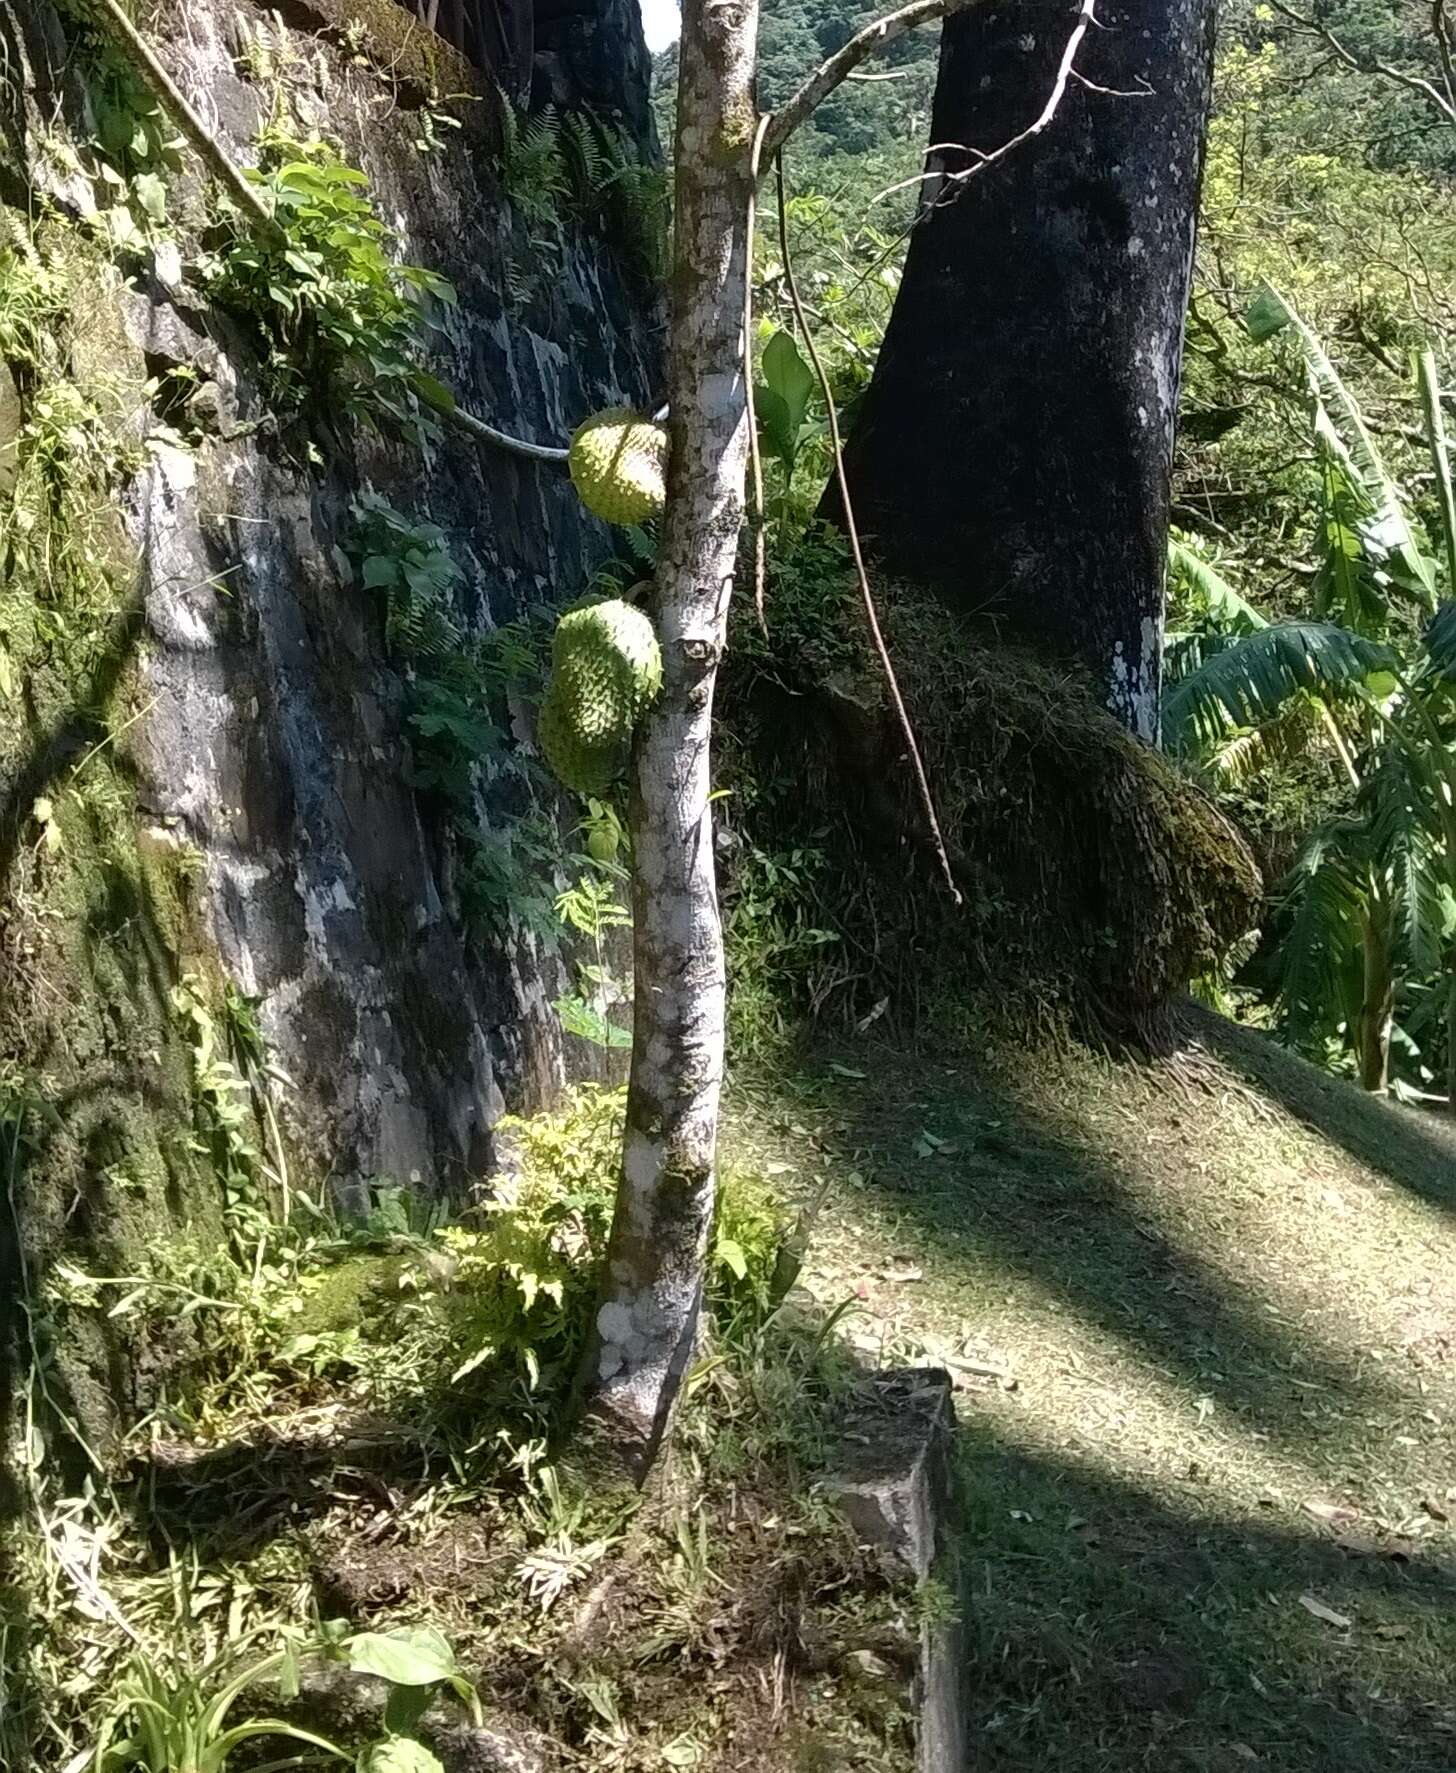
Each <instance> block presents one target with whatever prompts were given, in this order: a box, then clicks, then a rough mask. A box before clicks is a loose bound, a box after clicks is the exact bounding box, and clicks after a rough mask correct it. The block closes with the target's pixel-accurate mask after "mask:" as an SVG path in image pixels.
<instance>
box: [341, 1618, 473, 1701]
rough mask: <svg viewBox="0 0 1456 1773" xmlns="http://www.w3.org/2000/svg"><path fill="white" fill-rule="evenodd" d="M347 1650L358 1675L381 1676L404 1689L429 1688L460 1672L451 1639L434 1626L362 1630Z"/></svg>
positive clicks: (348, 1644)
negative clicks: (391, 1629) (442, 1634)
mask: <svg viewBox="0 0 1456 1773" xmlns="http://www.w3.org/2000/svg"><path fill="white" fill-rule="evenodd" d="M345 1650H346V1653H347V1655H348V1660H349V1667H350V1668H352V1669H353V1671H354V1673H355V1674H372V1675H381V1676H383V1678H384V1679H385V1680H386V1681H394V1682H395V1683H397V1684H398V1685H399V1686H402V1687H420V1686H428V1685H429V1684H430V1683H432V1682H434V1681H445V1680H449V1679H450V1678H451V1676H453V1675H455V1674H457V1673H458V1672H459V1671H458V1669H457V1668H456V1665H455V1652H454V1651H453V1650H452V1649H451V1648H450V1644H449V1640H448V1639H446V1638H444V1637H442V1636H441V1634H440V1633H439V1632H438V1631H436V1630H434V1628H433V1627H432V1626H418V1627H413V1628H412V1627H406V1626H401V1627H399V1629H398V1630H396V1631H362V1632H360V1633H359V1634H358V1635H357V1636H356V1637H352V1638H350V1639H349V1641H348V1643H347V1644H346V1645H345Z"/></svg>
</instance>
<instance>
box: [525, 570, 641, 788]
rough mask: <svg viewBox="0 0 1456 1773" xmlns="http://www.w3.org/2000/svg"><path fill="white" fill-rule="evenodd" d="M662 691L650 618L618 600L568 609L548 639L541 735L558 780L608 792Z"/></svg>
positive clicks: (548, 759)
mask: <svg viewBox="0 0 1456 1773" xmlns="http://www.w3.org/2000/svg"><path fill="white" fill-rule="evenodd" d="M661 687H662V651H661V649H660V648H659V646H658V644H657V635H656V634H655V633H654V632H653V627H652V622H651V620H650V618H649V617H648V616H647V615H646V614H645V613H644V612H643V611H642V610H640V609H635V608H634V607H633V606H632V605H631V604H630V603H626V602H624V601H623V600H622V599H621V598H620V597H609V598H594V599H591V600H589V601H586V602H583V603H579V604H577V605H575V606H574V607H573V608H571V609H569V610H567V611H566V613H565V614H564V615H563V616H562V618H561V620H560V621H559V622H558V623H557V624H556V633H555V636H554V637H553V639H552V642H551V681H550V682H549V683H548V684H547V686H546V694H545V697H544V698H543V700H542V703H541V716H540V721H539V723H538V727H537V731H538V733H539V736H540V740H541V749H542V751H543V752H544V753H545V754H546V761H547V763H549V764H550V766H551V768H552V770H553V771H554V772H555V774H556V776H557V778H558V779H559V780H560V781H561V782H563V783H564V784H565V785H566V786H567V787H568V788H573V789H575V790H576V792H577V793H578V794H603V793H605V792H606V790H607V789H608V788H610V787H611V785H612V783H613V782H615V781H616V780H617V778H618V777H619V776H620V775H621V774H622V773H623V771H624V770H625V769H626V767H627V760H628V758H629V757H630V756H631V753H632V733H633V729H634V728H635V727H636V725H637V721H638V720H639V718H640V717H641V715H642V714H643V712H644V711H645V710H646V709H647V707H648V706H649V705H650V704H651V703H652V701H653V699H654V698H655V697H656V695H657V692H658V690H660V689H661Z"/></svg>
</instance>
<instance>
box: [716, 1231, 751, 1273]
mask: <svg viewBox="0 0 1456 1773" xmlns="http://www.w3.org/2000/svg"><path fill="white" fill-rule="evenodd" d="M717 1253H718V1260H719V1261H720V1262H721V1263H722V1264H723V1266H724V1267H725V1268H728V1269H731V1270H732V1272H733V1274H734V1275H735V1276H736V1278H737V1279H739V1280H743V1279H745V1277H746V1276H747V1274H748V1258H747V1256H745V1255H744V1253H743V1245H742V1244H740V1243H735V1242H734V1241H733V1239H732V1238H731V1237H720V1238H719V1239H718V1244H717Z"/></svg>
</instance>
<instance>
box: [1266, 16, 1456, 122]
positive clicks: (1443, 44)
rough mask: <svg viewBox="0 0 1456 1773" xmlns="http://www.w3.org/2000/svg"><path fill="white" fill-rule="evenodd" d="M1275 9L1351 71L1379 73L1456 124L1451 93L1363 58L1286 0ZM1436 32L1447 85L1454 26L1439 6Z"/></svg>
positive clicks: (1434, 23) (1386, 64) (1455, 102)
mask: <svg viewBox="0 0 1456 1773" xmlns="http://www.w3.org/2000/svg"><path fill="white" fill-rule="evenodd" d="M1271 4H1272V5H1273V7H1274V10H1275V11H1276V12H1277V13H1279V14H1280V16H1281V17H1283V18H1287V19H1288V20H1289V22H1290V23H1291V24H1292V25H1297V26H1298V27H1299V29H1300V30H1301V31H1303V32H1305V33H1306V34H1307V35H1309V36H1311V37H1318V38H1320V39H1321V40H1322V41H1323V42H1325V43H1327V44H1328V45H1329V46H1330V48H1331V49H1332V50H1333V51H1334V53H1335V54H1336V55H1337V56H1338V57H1339V58H1340V60H1341V61H1342V62H1343V63H1344V64H1345V66H1346V67H1347V68H1353V69H1354V70H1355V72H1356V73H1357V74H1379V75H1381V76H1382V77H1383V78H1385V79H1386V80H1393V81H1394V82H1395V83H1396V85H1398V86H1404V87H1405V88H1406V89H1407V91H1409V92H1416V93H1419V94H1420V96H1421V97H1422V98H1423V99H1425V100H1426V102H1427V103H1428V104H1432V105H1434V106H1435V107H1436V109H1437V110H1438V111H1439V112H1440V113H1441V115H1442V117H1444V118H1445V120H1446V122H1447V123H1452V124H1456V98H1453V96H1452V95H1450V94H1449V93H1442V92H1440V91H1438V90H1437V88H1436V87H1435V86H1433V85H1432V84H1431V82H1430V81H1429V80H1426V79H1423V78H1422V76H1421V75H1419V74H1408V73H1407V72H1406V71H1405V70H1404V69H1403V68H1397V67H1393V66H1392V65H1391V63H1389V62H1382V61H1377V60H1375V59H1374V58H1373V57H1371V58H1367V59H1362V58H1361V57H1360V56H1357V55H1356V54H1355V52H1354V51H1353V50H1351V49H1348V48H1346V46H1345V45H1344V44H1343V43H1342V42H1341V41H1340V39H1339V38H1338V37H1337V36H1336V35H1335V34H1334V32H1333V31H1331V30H1330V29H1329V27H1328V26H1326V25H1322V24H1320V23H1319V21H1318V20H1317V19H1312V18H1309V17H1308V16H1307V15H1306V14H1304V13H1302V12H1296V11H1295V10H1294V8H1293V7H1292V6H1286V5H1285V4H1284V0H1271ZM1431 24H1432V29H1433V30H1434V32H1435V35H1436V44H1437V49H1438V51H1440V52H1441V58H1442V68H1443V71H1444V72H1445V75H1446V79H1447V82H1448V84H1449V82H1450V72H1449V68H1450V26H1449V24H1448V23H1447V20H1446V14H1445V8H1444V6H1443V5H1441V4H1440V3H1439V0H1438V3H1437V4H1436V5H1435V6H1434V7H1433V10H1432V14H1431Z"/></svg>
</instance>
